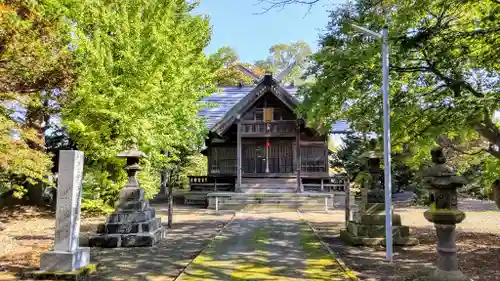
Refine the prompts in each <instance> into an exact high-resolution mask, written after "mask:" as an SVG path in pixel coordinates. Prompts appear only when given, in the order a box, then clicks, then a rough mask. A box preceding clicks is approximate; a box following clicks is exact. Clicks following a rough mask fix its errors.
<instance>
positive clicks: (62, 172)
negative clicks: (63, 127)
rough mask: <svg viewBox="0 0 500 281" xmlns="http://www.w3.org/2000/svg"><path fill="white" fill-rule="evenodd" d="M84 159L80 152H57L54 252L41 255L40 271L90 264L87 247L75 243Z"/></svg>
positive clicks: (78, 230) (77, 230) (60, 269)
mask: <svg viewBox="0 0 500 281" xmlns="http://www.w3.org/2000/svg"><path fill="white" fill-rule="evenodd" d="M83 159H84V158H83V152H81V151H76V150H61V151H60V154H59V176H58V183H57V210H56V233H55V239H54V251H53V252H47V253H43V254H42V255H41V256H40V270H42V271H67V272H70V271H74V270H77V269H79V268H81V267H84V266H87V265H88V264H89V261H90V249H89V248H87V247H85V248H80V247H79V246H78V243H79V239H78V236H79V233H80V202H81V199H82V178H83Z"/></svg>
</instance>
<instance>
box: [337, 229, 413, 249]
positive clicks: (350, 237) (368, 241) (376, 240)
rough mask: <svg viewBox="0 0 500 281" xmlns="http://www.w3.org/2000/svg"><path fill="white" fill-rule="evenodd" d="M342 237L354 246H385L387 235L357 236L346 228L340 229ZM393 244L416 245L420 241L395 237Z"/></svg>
mask: <svg viewBox="0 0 500 281" xmlns="http://www.w3.org/2000/svg"><path fill="white" fill-rule="evenodd" d="M340 239H341V240H342V241H344V242H345V243H347V244H350V245H353V246H376V245H383V246H385V237H362V236H356V235H354V234H353V233H351V232H350V231H348V230H346V229H342V230H341V231H340ZM392 244H393V245H394V246H415V245H418V244H419V241H418V239H416V238H414V237H393V240H392Z"/></svg>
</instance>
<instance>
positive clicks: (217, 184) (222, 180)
mask: <svg viewBox="0 0 500 281" xmlns="http://www.w3.org/2000/svg"><path fill="white" fill-rule="evenodd" d="M188 178H189V190H190V191H206V192H216V191H234V189H235V185H236V177H235V176H188Z"/></svg>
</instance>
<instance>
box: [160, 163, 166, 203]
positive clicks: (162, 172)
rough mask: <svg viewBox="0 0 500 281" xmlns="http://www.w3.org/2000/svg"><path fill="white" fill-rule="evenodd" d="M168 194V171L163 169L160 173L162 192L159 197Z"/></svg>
mask: <svg viewBox="0 0 500 281" xmlns="http://www.w3.org/2000/svg"><path fill="white" fill-rule="evenodd" d="M166 194H167V169H166V168H165V169H162V170H161V173H160V192H159V193H158V195H159V196H160V198H162V197H164V196H165V195H166Z"/></svg>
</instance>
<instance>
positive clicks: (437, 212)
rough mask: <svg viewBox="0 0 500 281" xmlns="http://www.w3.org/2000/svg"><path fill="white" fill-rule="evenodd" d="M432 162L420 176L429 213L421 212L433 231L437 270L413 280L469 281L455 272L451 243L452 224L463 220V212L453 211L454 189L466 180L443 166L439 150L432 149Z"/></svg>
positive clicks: (454, 208) (454, 243)
mask: <svg viewBox="0 0 500 281" xmlns="http://www.w3.org/2000/svg"><path fill="white" fill-rule="evenodd" d="M432 162H433V165H432V166H431V167H430V168H429V169H427V171H425V173H424V174H425V178H424V180H425V182H426V184H427V188H428V189H429V192H430V199H431V207H430V210H428V211H425V212H424V216H425V218H426V219H427V220H428V221H430V222H432V223H434V227H435V228H436V236H437V247H436V250H437V255H438V261H437V269H436V270H435V271H434V272H433V273H432V274H430V275H429V276H423V277H419V278H417V280H422V281H423V280H436V281H440V280H446V281H469V280H470V279H469V278H467V277H466V276H465V275H464V274H463V273H462V272H461V271H460V269H458V258H457V246H456V241H455V239H456V232H455V227H456V224H457V223H460V222H462V221H463V220H464V219H465V213H464V212H462V211H460V210H458V208H457V188H459V187H461V186H463V185H464V184H466V181H465V179H464V178H463V177H460V176H457V175H456V174H455V172H454V171H453V170H452V169H451V168H450V167H449V166H448V165H446V158H445V157H444V154H443V149H442V148H436V149H434V150H432Z"/></svg>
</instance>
